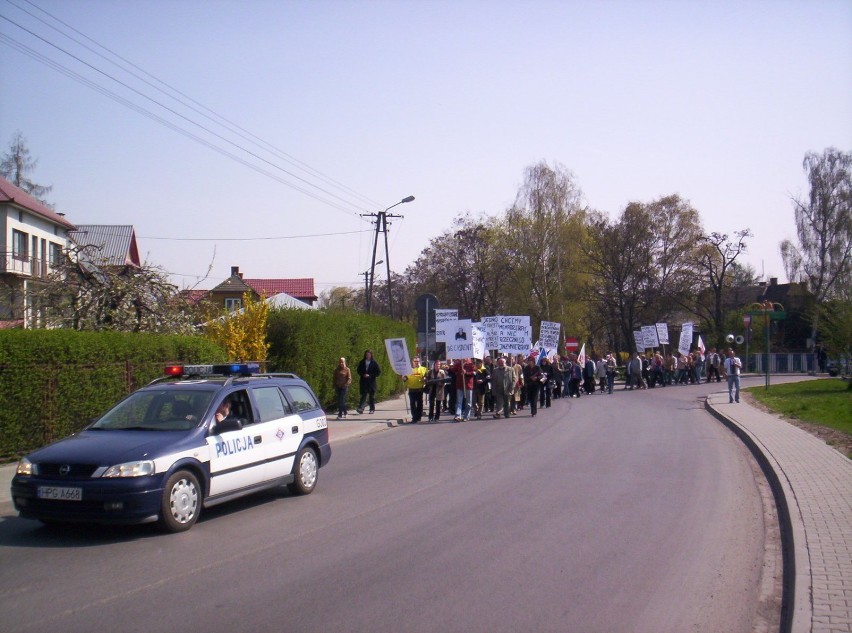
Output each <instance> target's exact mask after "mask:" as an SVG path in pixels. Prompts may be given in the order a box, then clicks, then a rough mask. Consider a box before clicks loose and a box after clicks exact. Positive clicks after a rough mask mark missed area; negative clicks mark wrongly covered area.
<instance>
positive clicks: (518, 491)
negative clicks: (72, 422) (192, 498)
mask: <svg viewBox="0 0 852 633" xmlns="http://www.w3.org/2000/svg"><path fill="white" fill-rule="evenodd" d="M718 390H719V386H718V385H701V386H694V387H693V386H689V387H671V388H666V389H664V390H660V389H656V390H653V391H646V392H623V391H618V392H617V393H616V394H614V395H613V396H601V395H594V396H591V397H583V398H581V399H579V400H556V401H554V406H553V407H551V408H550V409H546V410H541V411H540V413H539V415H538V417H536V418H535V419H532V418H530V417H529V415H528V414H527V413H526V412H524V413H523V414H522V415H520V416H518V417H514V418H512V419H510V420H492V419H487V420H482V421H475V422H469V423H463V424H450V423H443V424H437V425H422V424H421V425H416V426H415V425H406V426H403V427H399V428H395V429H389V430H387V431H384V432H381V433H376V434H373V435H370V436H367V437H364V438H361V439H357V440H353V441H350V442H344V443H341V444H340V445H339V446H336V447H335V448H334V455H333V458H332V461H331V463H330V464H329V466H328V467H326V468H324V469H322V470H321V471H320V478H319V484H318V486H317V489H316V491H315V492H314V494H312V495H310V496H308V497H303V498H296V497H289V496H287V495H280V496H277V495H273V494H266V495H262V496H259V497H255V498H252V499H250V500H243V501H238V502H235V503H232V504H229V505H226V506H219V507H216V508H213V509H211V510H209V511H207V512H206V513H205V514H204V515H203V516H202V519H201V520H200V521H199V523H198V524H196V526H195V527H194V528H193V529H192V530H190V531H189V532H187V533H184V534H177V535H161V534H158V533H157V532H155V531H154V530H153V529H151V528H149V527H145V526H140V527H132V528H120V529H119V528H93V527H82V526H81V527H74V528H70V529H65V530H62V531H55V530H50V529H47V528H42V527H40V525H39V524H38V523H35V522H31V521H25V520H21V519H18V518H16V517H15V516H14V513H13V511H12V508H11V506H10V505H8V504H3V505H0V515H2V521H0V630H3V631H56V630H61V631H63V633H72V632H75V631H81V632H82V631H85V632H87V633H90V632H91V631H97V630H104V629H105V628H107V627H109V628H115V629H118V630H121V631H123V632H128V633H129V632H132V631H144V632H146V633H151V632H157V631H163V632H169V633H172V632H175V631H204V632H205V633H217V632H220V631H221V632H227V633H233V632H234V631H277V632H283V633H288V632H296V631H306V632H323V631H352V632H356V631H370V632H376V631H393V632H406V631H411V632H416V633H424V632H430V631H436V632H456V631H458V632H461V631H464V632H477V631H481V632H489V633H493V632H499V631H512V632H513V633H514V632H523V631H530V632H533V631H536V632H538V631H571V632H586V631H589V632H618V631H629V632H636V633H641V632H645V631H647V632H654V633H661V632H666V631H672V632H684V631H689V632H701V631H713V632H718V631H726V632H728V633H736V632H737V631H751V630H752V629H753V623H754V621H755V617H756V611H757V605H758V598H759V595H758V594H759V586H760V572H761V566H762V564H763V560H764V552H763V549H764V538H765V536H764V535H765V532H766V528H765V526H764V508H763V506H762V502H761V496H760V494H759V491H758V486H757V483H756V480H755V475H754V471H753V469H752V465H751V463H750V456H749V455H748V453H747V451H746V450H745V448H744V447H743V446H742V445H741V443H740V442H739V440H737V439H736V438H735V437H734V436H733V435H732V434H731V433H730V432H729V431H728V430H726V429H725V428H724V427H723V426H722V425H721V424H719V423H718V422H717V421H715V420H714V419H713V418H711V417H710V416H709V415H708V414H707V413H706V412H705V411H704V410H703V406H702V402H703V397H704V395H706V393H708V392H709V391H718Z"/></svg>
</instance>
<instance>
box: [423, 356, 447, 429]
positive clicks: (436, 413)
mask: <svg viewBox="0 0 852 633" xmlns="http://www.w3.org/2000/svg"><path fill="white" fill-rule="evenodd" d="M446 384H447V373H446V372H445V371H444V370H443V369H441V361H439V360H436V361H435V363H434V364H433V365H432V369H431V370H429V373H428V374H426V393H428V394H429V421H430V422H437V421H438V420H440V419H441V409H442V408H443V406H444V387H445V386H446Z"/></svg>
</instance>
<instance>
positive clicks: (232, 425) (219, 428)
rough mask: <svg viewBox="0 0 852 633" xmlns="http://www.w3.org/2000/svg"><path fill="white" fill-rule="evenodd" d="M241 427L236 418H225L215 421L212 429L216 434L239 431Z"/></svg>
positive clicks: (241, 424)
mask: <svg viewBox="0 0 852 633" xmlns="http://www.w3.org/2000/svg"><path fill="white" fill-rule="evenodd" d="M242 428H243V423H242V422H240V421H239V420H238V419H236V418H225V419H224V420H222V421H221V422H217V423H216V426H215V427H214V429H213V431H214V433H215V434H216V435H219V434H221V433H227V432H229V431H239V430H241V429H242Z"/></svg>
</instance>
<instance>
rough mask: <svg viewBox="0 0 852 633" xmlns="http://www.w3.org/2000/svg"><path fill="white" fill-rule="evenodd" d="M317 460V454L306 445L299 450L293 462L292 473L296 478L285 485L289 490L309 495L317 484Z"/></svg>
mask: <svg viewBox="0 0 852 633" xmlns="http://www.w3.org/2000/svg"><path fill="white" fill-rule="evenodd" d="M318 469H319V462H318V461H317V454H316V453H315V452H314V450H313V449H312V448H310V447H308V446H306V447H304V448H303V449H302V450H300V451H299V454H298V455H297V456H296V462H295V463H294V464H293V474H294V475H295V476H296V480H295V481H294V482H293V483H292V484H290V485H289V486H287V488H288V489H289V490H290V492H292V493H294V494H297V495H309V494H311V492H313V490H314V488H316V485H317V471H318Z"/></svg>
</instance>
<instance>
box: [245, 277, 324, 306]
mask: <svg viewBox="0 0 852 633" xmlns="http://www.w3.org/2000/svg"><path fill="white" fill-rule="evenodd" d="M243 281H244V282H245V284H246V285H248V286H249V287H251V289H252V290H254V291H255V292H256V293H257V294H259V295H262V294H266V296H267V297H271V296H273V295H277V294H278V293H279V292H286V293H287V294H288V295H290V296H291V297H296V298H297V299H311V300H314V301H315V300H316V299H317V296H316V294H314V280H313V279H312V278H305V279H243Z"/></svg>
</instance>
